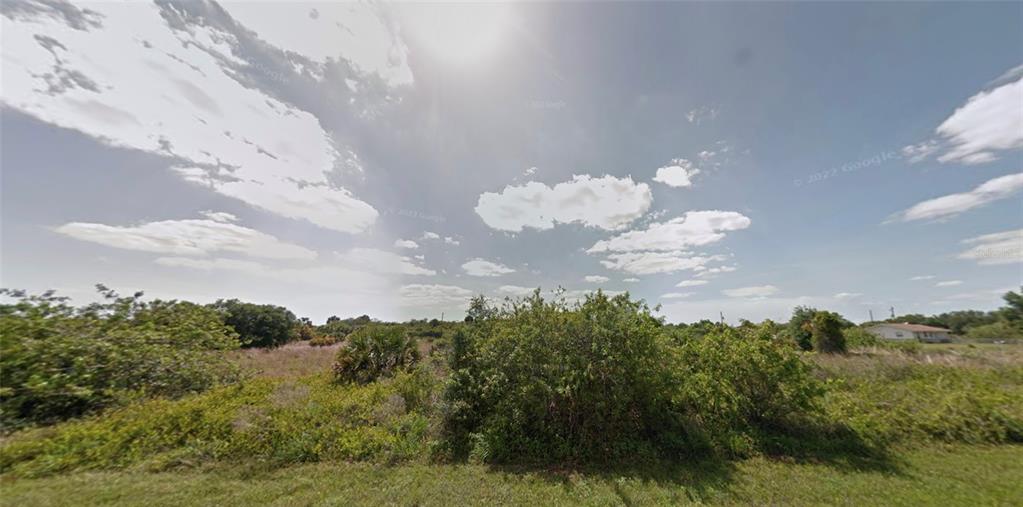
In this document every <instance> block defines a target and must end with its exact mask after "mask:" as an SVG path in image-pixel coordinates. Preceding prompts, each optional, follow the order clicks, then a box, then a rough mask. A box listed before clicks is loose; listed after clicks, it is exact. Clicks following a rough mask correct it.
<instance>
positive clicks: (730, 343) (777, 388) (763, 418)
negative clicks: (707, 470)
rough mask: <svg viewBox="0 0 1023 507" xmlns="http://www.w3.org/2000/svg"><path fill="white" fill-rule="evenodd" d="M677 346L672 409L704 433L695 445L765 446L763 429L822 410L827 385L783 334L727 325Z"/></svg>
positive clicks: (784, 426)
mask: <svg viewBox="0 0 1023 507" xmlns="http://www.w3.org/2000/svg"><path fill="white" fill-rule="evenodd" d="M674 354H675V356H674V358H673V363H674V364H675V366H674V367H673V368H672V370H671V374H672V382H671V385H673V386H675V388H676V391H675V392H674V393H673V400H672V401H673V405H674V407H673V409H674V410H675V411H676V412H677V413H678V414H679V416H680V417H682V418H684V419H685V420H686V422H687V424H686V428H687V429H688V431H689V432H690V434H691V435H695V436H698V437H699V438H697V439H693V438H690V440H691V442H692V443H691V445H702V446H709V448H710V449H711V450H714V451H718V452H723V453H725V454H731V455H745V454H749V453H751V452H752V451H755V450H757V449H759V448H761V447H762V442H760V441H759V439H761V438H762V437H765V436H768V434H770V433H772V432H775V433H785V432H790V431H794V430H798V429H799V428H800V427H801V426H803V425H807V424H811V423H814V422H816V419H817V416H818V415H819V413H820V404H819V402H820V398H821V396H822V395H823V394H824V387H823V385H822V384H821V383H820V382H818V381H817V380H816V379H815V378H814V377H813V376H812V375H811V367H810V366H809V365H808V364H806V363H804V362H803V361H802V360H801V359H800V357H799V354H798V352H796V350H795V349H793V348H792V347H791V345H790V344H788V343H786V342H784V341H773V340H765V339H751V338H749V337H745V336H743V335H742V334H741V333H740V332H738V331H735V330H731V329H724V330H721V331H718V332H714V333H711V334H708V335H707V336H705V337H704V338H703V339H700V340H693V341H689V342H686V343H683V344H682V345H681V346H680V347H679V348H678V349H676V350H675V351H674Z"/></svg>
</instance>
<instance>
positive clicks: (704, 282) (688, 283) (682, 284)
mask: <svg viewBox="0 0 1023 507" xmlns="http://www.w3.org/2000/svg"><path fill="white" fill-rule="evenodd" d="M708 283H710V282H708V281H707V280H682V281H681V282H678V283H677V284H675V287H697V286H700V285H707V284H708Z"/></svg>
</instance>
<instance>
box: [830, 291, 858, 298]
mask: <svg viewBox="0 0 1023 507" xmlns="http://www.w3.org/2000/svg"><path fill="white" fill-rule="evenodd" d="M862 295H863V293H861V292H839V293H838V294H835V299H855V298H858V297H860V296H862Z"/></svg>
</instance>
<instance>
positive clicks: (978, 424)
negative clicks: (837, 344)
mask: <svg viewBox="0 0 1023 507" xmlns="http://www.w3.org/2000/svg"><path fill="white" fill-rule="evenodd" d="M831 386H832V388H831V389H830V390H829V393H828V395H827V397H826V403H825V407H826V412H827V414H828V415H829V417H830V418H831V419H833V420H839V421H844V422H845V423H847V424H848V425H849V426H850V427H851V428H852V429H853V430H854V431H855V432H856V433H857V434H858V435H860V437H861V438H863V439H864V440H866V441H869V442H872V443H875V444H880V445H883V444H890V443H893V442H898V441H929V440H936V441H944V442H966V443H1004V442H1023V368H1021V367H1019V366H1015V365H1014V366H1010V367H1001V368H977V367H948V366H939V365H926V364H923V365H920V364H918V365H903V366H899V367H891V368H876V369H875V370H873V371H872V374H869V375H861V376H847V377H845V378H841V379H837V380H835V381H833V382H831Z"/></svg>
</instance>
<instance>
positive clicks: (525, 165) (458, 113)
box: [0, 0, 1023, 322]
mask: <svg viewBox="0 0 1023 507" xmlns="http://www.w3.org/2000/svg"><path fill="white" fill-rule="evenodd" d="M0 13H2V17H0V23H2V34H0V37H2V43H3V47H2V50H0V53H2V90H0V96H2V114H0V176H2V177H0V183H2V195H0V197H2V202H0V211H2V219H0V240H2V243H0V285H2V286H4V287H8V288H18V289H26V290H29V291H32V292H41V291H44V290H48V289H54V290H57V291H58V294H62V295H66V296H69V297H71V298H72V299H73V300H74V301H76V302H88V301H92V300H94V299H95V298H96V296H95V292H94V290H93V288H92V287H93V285H94V284H96V283H103V284H105V285H107V286H109V287H111V288H114V289H116V290H119V291H121V292H122V293H126V294H130V293H133V292H135V291H138V290H142V291H144V292H145V293H146V295H147V297H153V298H177V299H186V300H191V301H196V302H211V301H214V300H216V299H219V298H239V299H242V300H245V301H252V302H258V303H272V304H278V305H284V306H286V307H288V308H289V309H291V310H293V311H294V312H295V313H296V314H298V315H299V316H308V317H310V318H312V319H313V320H314V321H317V322H320V321H323V320H325V319H326V318H327V317H328V316H331V315H338V316H342V317H346V316H356V315H361V314H369V315H371V316H373V317H376V318H380V319H387V320H391V319H407V318H441V317H442V316H443V318H446V319H449V320H450V319H458V318H461V317H462V316H463V315H464V310H465V308H466V302H467V300H468V298H469V297H471V296H472V295H474V294H484V295H486V296H488V297H491V298H494V299H502V298H505V297H518V296H522V295H524V294H528V293H529V292H531V291H532V290H533V289H535V288H541V289H542V290H543V292H544V294H545V295H548V296H551V295H553V292H552V291H554V290H557V289H559V288H560V289H561V290H562V291H563V292H562V294H561V297H565V298H567V299H568V300H574V299H578V298H579V297H581V295H582V294H585V293H586V292H589V291H594V290H596V289H598V288H600V289H603V290H604V291H606V292H608V293H612V294H617V293H620V292H626V291H627V292H628V293H629V294H630V295H632V296H633V297H635V298H642V299H644V300H646V301H647V302H648V303H649V304H650V305H651V306H652V307H653V306H657V305H659V308H658V309H657V312H658V315H661V316H664V317H665V318H666V319H667V320H668V321H672V322H680V321H681V322H691V321H696V320H700V319H711V320H717V319H719V318H721V317H722V316H723V317H724V318H725V319H726V320H727V321H729V322H737V321H738V320H739V319H740V318H745V319H749V320H754V321H759V320H762V319H766V318H771V319H774V320H780V321H784V320H787V318H788V315H790V313H791V311H792V309H793V307H795V306H797V305H809V306H815V307H818V308H826V309H831V310H834V311H838V312H840V313H842V314H843V315H844V316H846V317H847V318H849V319H851V320H853V321H857V322H859V321H864V320H867V319H868V318H869V316H870V315H871V312H872V314H873V316H874V317H876V318H882V317H886V316H888V314H889V313H890V312H891V311H893V309H894V312H895V313H896V314H906V313H924V314H930V313H940V312H944V311H950V310H957V309H980V310H990V309H994V308H997V307H998V306H1000V303H1001V295H1002V294H1003V293H1004V292H1006V291H1008V290H1019V287H1020V286H1021V285H1023V149H1021V148H1023V30H1020V29H1019V27H1020V26H1023V4H1019V3H1009V2H1006V3H991V4H987V3H916V2H912V3H909V2H907V3H895V4H880V3H863V4H857V3H808V2H802V3H791V4H787V3H776V2H771V3H715V4H711V3H642V4H636V3H589V4H583V3H528V4H496V3H489V4H470V3H460V4H426V3H414V4H395V3H377V2H373V3H367V2H361V3H303V2H288V1H277V2H253V1H249V2H220V3H215V2H198V1H194V2H193V1H189V2H173V1H165V0H161V1H157V2H155V3H146V2H130V3H121V2H100V3H66V2H63V1H61V0H47V1H43V0H5V1H4V2H3V3H0Z"/></svg>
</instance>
